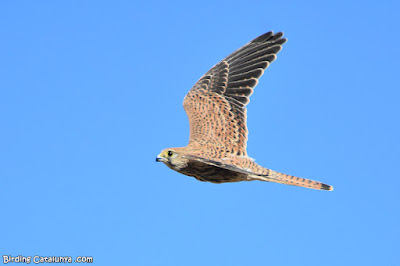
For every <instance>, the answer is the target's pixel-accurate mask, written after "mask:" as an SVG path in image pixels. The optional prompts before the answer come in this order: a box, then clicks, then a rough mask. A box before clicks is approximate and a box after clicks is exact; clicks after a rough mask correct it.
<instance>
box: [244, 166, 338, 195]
mask: <svg viewBox="0 0 400 266" xmlns="http://www.w3.org/2000/svg"><path fill="white" fill-rule="evenodd" d="M252 177H253V178H254V179H257V180H262V181H268V182H275V183H281V184H286V185H292V186H299V187H307V188H312V189H320V190H333V187H332V186H330V185H327V184H324V183H321V182H318V181H314V180H310V179H305V178H300V177H295V176H291V175H287V174H282V173H279V172H275V171H273V170H269V173H268V174H267V175H254V176H252Z"/></svg>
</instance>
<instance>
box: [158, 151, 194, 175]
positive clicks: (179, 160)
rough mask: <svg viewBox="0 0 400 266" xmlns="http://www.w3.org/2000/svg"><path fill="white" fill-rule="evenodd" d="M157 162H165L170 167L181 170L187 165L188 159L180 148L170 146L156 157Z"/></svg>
mask: <svg viewBox="0 0 400 266" xmlns="http://www.w3.org/2000/svg"><path fill="white" fill-rule="evenodd" d="M156 161H157V162H163V163H165V164H166V165H167V166H168V167H169V168H172V169H174V170H179V169H181V168H183V167H186V165H187V162H188V159H186V158H184V157H183V156H182V153H181V151H180V150H179V148H169V149H165V150H162V151H161V153H160V154H159V155H158V156H157V158H156Z"/></svg>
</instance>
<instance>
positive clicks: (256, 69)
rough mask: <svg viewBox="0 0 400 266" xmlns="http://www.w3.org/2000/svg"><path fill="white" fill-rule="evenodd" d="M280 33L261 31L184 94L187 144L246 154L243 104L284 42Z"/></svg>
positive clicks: (244, 105)
mask: <svg viewBox="0 0 400 266" xmlns="http://www.w3.org/2000/svg"><path fill="white" fill-rule="evenodd" d="M282 36H283V33H281V32H278V33H276V34H274V33H273V32H272V31H271V32H268V33H265V34H263V35H261V36H259V37H257V38H256V39H254V40H252V41H251V42H249V43H248V44H246V45H244V46H243V47H241V48H239V49H238V50H236V51H235V52H233V53H232V54H230V55H229V56H227V57H226V58H225V59H224V60H222V61H221V62H219V63H218V64H216V65H215V66H214V67H212V68H211V69H210V70H209V71H208V72H207V73H206V74H205V75H204V76H203V77H201V78H200V80H199V81H198V82H197V83H196V84H195V85H194V86H193V88H192V89H191V90H190V91H189V93H188V94H187V95H186V97H185V99H184V102H183V106H184V108H185V111H186V114H187V116H188V118H189V125H190V139H189V145H188V146H189V147H196V146H198V145H202V146H203V145H206V144H207V145H208V146H209V145H212V146H213V147H215V148H217V149H219V150H222V151H223V153H227V154H233V155H239V156H247V152H246V145H247V135H248V132H247V125H246V120H247V118H246V105H247V104H248V103H249V97H250V95H251V94H252V93H253V89H254V87H255V86H256V85H257V83H258V79H259V78H260V77H261V76H262V75H263V73H264V70H265V69H266V68H267V67H268V66H269V64H270V63H271V62H273V61H274V60H275V59H276V54H277V53H278V52H279V51H280V50H281V49H282V45H283V44H284V43H285V42H286V39H285V38H282Z"/></svg>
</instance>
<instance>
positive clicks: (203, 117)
mask: <svg viewBox="0 0 400 266" xmlns="http://www.w3.org/2000/svg"><path fill="white" fill-rule="evenodd" d="M282 36H283V33H282V32H278V33H275V34H274V33H273V32H272V31H271V32H268V33H265V34H263V35H261V36H259V37H257V38H255V39H254V40H252V41H251V42H249V43H248V44H246V45H244V46H243V47H241V48H239V49H238V50H236V51H235V52H233V53H232V54H230V55H229V56H228V57H226V58H225V59H224V60H222V61H221V62H219V63H218V64H216V65H215V66H214V67H212V68H211V69H210V70H209V71H208V72H207V73H206V74H205V75H204V76H202V77H201V78H200V79H199V81H198V82H197V83H196V84H195V85H194V86H193V88H192V89H191V90H190V91H189V93H188V94H187V95H186V96H185V99H184V101H183V107H184V108H185V111H186V114H187V116H188V118H189V125H190V139H189V144H188V145H187V146H186V147H181V148H169V149H165V150H163V151H161V153H160V154H159V155H158V156H157V159H156V160H157V162H163V163H165V164H166V165H167V166H168V167H169V168H171V169H173V170H175V171H177V172H179V173H182V174H184V175H188V176H193V177H195V178H196V179H198V180H200V181H208V182H212V183H226V182H239V181H253V180H261V181H269V182H276V183H282V184H286V185H293V186H300V187H307V188H313V189H322V190H333V187H332V186H330V185H326V184H323V183H321V182H318V181H313V180H309V179H305V178H299V177H295V176H291V175H287V174H282V173H279V172H275V171H273V170H270V169H267V168H264V167H262V166H260V165H258V164H256V163H255V162H254V160H253V159H252V158H250V157H248V156H247V152H246V145H247V144H246V142H247V126H246V105H247V104H248V103H249V97H250V95H251V94H252V93H253V89H254V87H255V86H256V85H257V83H258V79H259V78H260V77H261V76H262V74H263V73H264V70H265V69H266V68H267V67H268V66H269V65H270V63H272V61H274V60H275V59H276V54H277V53H278V52H279V51H280V50H281V49H282V45H283V44H284V43H285V42H286V39H285V38H282Z"/></svg>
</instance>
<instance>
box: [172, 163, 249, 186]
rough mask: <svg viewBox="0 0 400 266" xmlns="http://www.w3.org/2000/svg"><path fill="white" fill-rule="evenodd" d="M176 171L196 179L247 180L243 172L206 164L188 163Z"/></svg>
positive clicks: (223, 181)
mask: <svg viewBox="0 0 400 266" xmlns="http://www.w3.org/2000/svg"><path fill="white" fill-rule="evenodd" d="M177 171H178V172H180V173H182V174H184V175H188V176H193V177H195V178H196V179H197V180H200V181H206V182H212V183H227V182H239V181H245V180H247V176H246V175H245V174H243V173H238V172H234V171H231V170H227V169H224V168H220V167H217V166H213V165H208V164H199V163H196V164H190V163H189V164H188V165H187V167H185V168H181V169H179V170H177Z"/></svg>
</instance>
